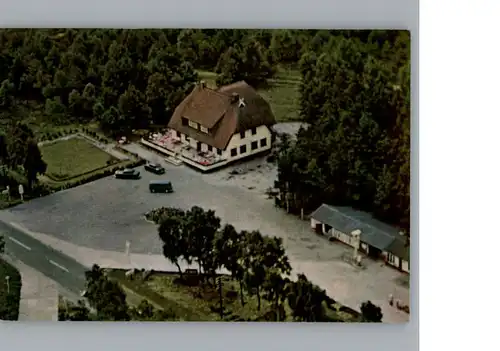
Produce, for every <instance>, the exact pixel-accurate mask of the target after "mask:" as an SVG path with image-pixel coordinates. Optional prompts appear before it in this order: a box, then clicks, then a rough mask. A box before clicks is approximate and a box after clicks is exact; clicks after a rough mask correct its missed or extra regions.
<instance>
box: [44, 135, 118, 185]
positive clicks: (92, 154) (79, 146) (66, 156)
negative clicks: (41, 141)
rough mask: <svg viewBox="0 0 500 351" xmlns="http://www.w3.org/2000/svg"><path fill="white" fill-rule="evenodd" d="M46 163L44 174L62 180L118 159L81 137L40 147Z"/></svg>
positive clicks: (55, 179) (104, 165)
mask: <svg viewBox="0 0 500 351" xmlns="http://www.w3.org/2000/svg"><path fill="white" fill-rule="evenodd" d="M40 149H41V151H42V155H43V159H44V161H45V162H46V163H47V172H46V175H47V176H48V177H49V178H51V179H52V180H54V181H62V180H67V179H71V178H74V177H77V176H79V175H82V174H86V173H89V172H92V171H94V170H96V169H100V168H103V167H106V166H107V165H108V164H110V162H113V163H116V162H117V161H118V160H117V159H116V158H114V157H113V156H111V155H110V154H108V153H107V152H105V151H103V150H101V149H99V148H98V147H96V146H94V145H92V144H91V143H89V142H87V141H86V140H84V139H81V138H71V139H67V140H60V141H56V142H54V143H51V144H45V145H42V146H41V147H40Z"/></svg>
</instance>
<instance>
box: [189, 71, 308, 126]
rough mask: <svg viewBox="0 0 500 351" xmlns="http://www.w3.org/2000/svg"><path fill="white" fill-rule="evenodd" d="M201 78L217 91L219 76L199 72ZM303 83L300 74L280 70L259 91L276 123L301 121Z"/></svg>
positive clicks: (212, 73) (213, 73) (207, 72)
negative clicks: (271, 111)
mask: <svg viewBox="0 0 500 351" xmlns="http://www.w3.org/2000/svg"><path fill="white" fill-rule="evenodd" d="M197 72H198V75H199V78H200V79H201V80H204V81H205V82H206V83H207V86H208V87H209V88H212V89H215V88H216V87H217V85H216V84H215V80H216V78H217V74H216V73H215V72H209V71H197ZM300 82H301V76H300V72H298V71H296V70H291V69H284V68H280V69H279V71H278V73H277V74H276V76H275V77H274V78H272V79H269V80H268V82H267V85H266V87H265V88H261V89H257V91H258V92H259V94H261V95H262V97H263V98H264V99H266V100H267V101H268V102H269V104H270V105H271V108H272V110H273V113H274V116H275V117H276V122H278V123H281V122H294V121H299V120H300V119H299V110H300V106H299V102H300V91H299V86H300Z"/></svg>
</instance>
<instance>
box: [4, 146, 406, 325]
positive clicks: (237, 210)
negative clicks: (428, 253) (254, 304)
mask: <svg viewBox="0 0 500 351" xmlns="http://www.w3.org/2000/svg"><path fill="white" fill-rule="evenodd" d="M132 147H137V146H135V145H133V146H132ZM141 153H142V155H143V156H148V155H149V157H148V158H149V159H152V160H155V159H158V158H157V157H156V156H153V155H152V154H149V152H148V151H144V150H141ZM255 162H258V161H255ZM261 162H265V161H261ZM164 166H165V167H166V169H167V173H166V175H163V176H157V175H153V174H150V173H148V172H145V171H143V170H142V169H141V173H142V179H140V180H118V179H114V178H113V177H107V178H104V179H101V180H98V181H95V182H92V183H89V184H86V185H83V186H80V187H77V188H74V189H69V190H66V191H62V192H59V193H56V194H53V195H51V196H47V197H44V198H40V199H36V200H33V201H30V202H28V203H25V204H23V205H20V206H17V207H15V208H12V209H10V210H9V211H4V212H3V213H0V216H2V217H3V218H4V219H7V220H10V221H14V222H17V223H20V224H22V225H23V226H25V227H26V228H28V229H29V230H32V231H36V232H41V233H45V234H49V235H52V236H54V237H57V238H60V239H63V240H67V241H69V242H72V243H73V244H76V245H81V246H86V247H91V248H96V249H102V250H117V251H123V250H124V246H125V241H126V240H129V241H130V242H131V243H132V245H131V250H132V251H133V252H136V253H156V254H159V253H161V244H160V241H159V239H158V238H157V232H156V227H155V226H154V225H152V224H150V223H148V222H146V221H145V220H144V219H143V214H144V213H145V212H147V211H149V210H150V209H152V208H157V207H161V206H175V207H181V208H189V207H191V206H194V205H197V206H201V207H204V208H207V209H208V208H210V209H213V210H215V211H216V214H217V215H218V216H219V217H221V218H222V219H223V221H224V222H229V223H232V224H233V225H234V226H235V227H237V228H238V229H258V230H260V231H261V232H262V233H263V234H267V235H275V236H279V237H282V238H284V241H285V246H286V247H287V252H288V255H289V257H290V260H291V262H292V266H293V268H294V269H295V270H296V271H299V272H304V273H305V274H306V275H307V276H308V277H309V278H310V279H311V280H313V281H314V282H315V283H316V284H318V285H320V286H321V287H323V288H325V289H326V290H327V291H328V293H329V294H330V295H331V296H332V297H334V298H336V299H338V300H339V301H340V302H343V303H346V304H348V305H349V306H351V307H357V306H359V305H360V303H361V302H362V301H366V300H372V301H373V302H374V303H376V304H378V305H380V306H382V308H383V312H384V314H385V315H386V317H387V318H386V319H387V320H388V321H392V322H403V321H406V320H408V315H406V314H404V313H403V312H400V311H396V310H395V308H391V307H389V306H388V304H387V302H386V300H387V296H388V295H389V294H393V295H394V296H395V297H396V298H399V299H401V300H403V301H405V302H408V301H409V292H408V289H407V288H405V287H403V286H401V285H400V284H398V283H397V280H398V279H400V278H401V276H402V274H401V273H399V272H397V271H395V270H393V269H391V268H389V267H386V266H384V265H383V264H380V262H373V261H366V264H367V268H366V269H365V270H358V269H356V268H354V267H352V266H350V265H348V264H347V263H345V262H343V261H342V260H341V259H340V256H341V255H342V254H343V253H345V252H350V249H349V248H347V247H345V246H342V245H340V244H332V243H329V242H328V241H327V240H325V239H324V238H320V237H318V236H316V235H315V234H314V233H313V232H312V230H311V229H310V227H309V223H308V222H307V221H301V220H300V219H298V218H296V217H294V216H291V215H287V214H286V213H285V212H284V211H282V210H280V209H277V208H275V206H274V202H273V201H272V200H268V199H266V197H265V196H264V195H263V194H261V193H257V192H255V191H252V190H248V189H246V188H244V187H241V186H239V185H238V184H237V183H231V182H228V181H221V179H222V178H221V177H222V176H221V175H220V174H217V173H215V174H211V175H203V174H200V173H198V172H196V171H195V170H192V169H189V168H187V167H185V166H179V167H176V166H173V165H169V164H165V165H164ZM223 172H227V171H223ZM153 179H168V180H171V181H172V183H173V186H174V190H175V192H174V193H173V194H151V193H149V191H148V183H149V181H150V180H153ZM268 181H269V182H270V183H272V181H274V179H270V180H268Z"/></svg>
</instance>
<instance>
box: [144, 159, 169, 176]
mask: <svg viewBox="0 0 500 351" xmlns="http://www.w3.org/2000/svg"><path fill="white" fill-rule="evenodd" d="M144 169H145V170H146V171H149V172H151V173H155V174H165V168H163V167H162V166H161V165H160V164H159V163H152V162H149V163H147V164H146V165H145V166H144Z"/></svg>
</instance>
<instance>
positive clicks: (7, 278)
mask: <svg viewBox="0 0 500 351" xmlns="http://www.w3.org/2000/svg"><path fill="white" fill-rule="evenodd" d="M5 282H6V283H7V294H10V276H8V275H7V276H5Z"/></svg>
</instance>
